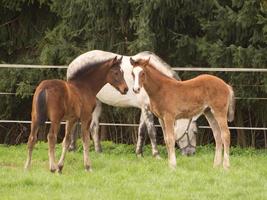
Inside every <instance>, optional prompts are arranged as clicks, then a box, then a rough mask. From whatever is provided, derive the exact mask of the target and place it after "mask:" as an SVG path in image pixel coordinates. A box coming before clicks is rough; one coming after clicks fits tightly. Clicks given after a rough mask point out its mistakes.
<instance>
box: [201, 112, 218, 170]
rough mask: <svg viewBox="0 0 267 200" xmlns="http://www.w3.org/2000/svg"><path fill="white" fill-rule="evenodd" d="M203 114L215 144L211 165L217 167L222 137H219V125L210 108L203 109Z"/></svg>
mask: <svg viewBox="0 0 267 200" xmlns="http://www.w3.org/2000/svg"><path fill="white" fill-rule="evenodd" d="M204 114H205V117H206V119H207V120H208V122H209V125H210V127H211V129H212V133H213V136H214V139H215V144H216V150H215V157H214V162H213V166H214V167H218V166H220V165H221V163H222V138H221V131H220V127H219V125H218V123H217V121H216V120H215V118H214V116H213V114H212V113H211V111H210V110H208V111H205V113H204Z"/></svg>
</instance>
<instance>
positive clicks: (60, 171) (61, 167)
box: [57, 165, 63, 174]
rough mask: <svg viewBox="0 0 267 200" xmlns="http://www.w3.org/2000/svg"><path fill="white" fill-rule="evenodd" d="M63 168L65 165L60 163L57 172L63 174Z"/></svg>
mask: <svg viewBox="0 0 267 200" xmlns="http://www.w3.org/2000/svg"><path fill="white" fill-rule="evenodd" d="M62 169H63V165H58V169H57V172H58V173H59V174H62Z"/></svg>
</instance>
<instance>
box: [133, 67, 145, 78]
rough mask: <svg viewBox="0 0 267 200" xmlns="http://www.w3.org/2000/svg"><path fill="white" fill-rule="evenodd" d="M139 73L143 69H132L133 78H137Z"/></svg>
mask: <svg viewBox="0 0 267 200" xmlns="http://www.w3.org/2000/svg"><path fill="white" fill-rule="evenodd" d="M141 71H143V69H142V68H141V67H134V68H133V73H134V75H135V76H138V75H139V73H140V72H141Z"/></svg>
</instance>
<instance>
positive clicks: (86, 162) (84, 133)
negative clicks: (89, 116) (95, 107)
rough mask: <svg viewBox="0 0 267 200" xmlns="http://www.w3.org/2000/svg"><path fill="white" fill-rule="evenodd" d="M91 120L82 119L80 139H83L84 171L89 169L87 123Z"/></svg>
mask: <svg viewBox="0 0 267 200" xmlns="http://www.w3.org/2000/svg"><path fill="white" fill-rule="evenodd" d="M90 122H91V120H89V121H88V120H82V121H81V124H82V125H81V126H82V141H83V159H84V167H85V170H86V171H91V170H92V169H91V161H90V159H89V142H90V133H89V131H88V130H89V125H90Z"/></svg>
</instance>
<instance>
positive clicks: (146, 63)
mask: <svg viewBox="0 0 267 200" xmlns="http://www.w3.org/2000/svg"><path fill="white" fill-rule="evenodd" d="M149 61H150V57H149V58H148V59H146V60H144V63H143V66H144V67H145V66H146V65H148V63H149Z"/></svg>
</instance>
